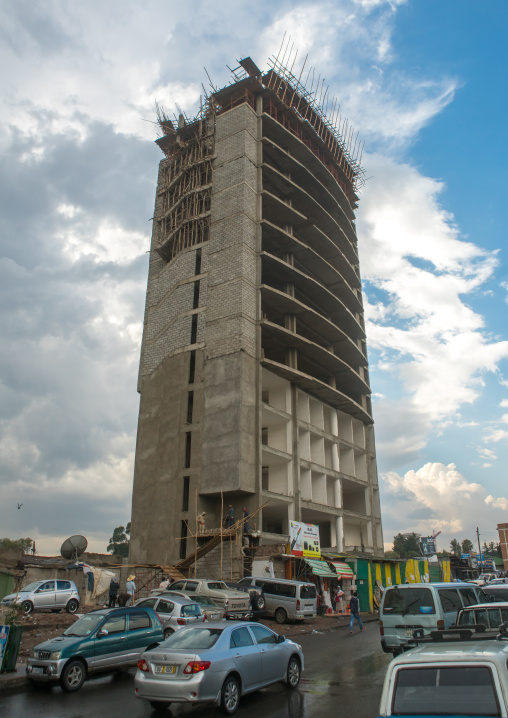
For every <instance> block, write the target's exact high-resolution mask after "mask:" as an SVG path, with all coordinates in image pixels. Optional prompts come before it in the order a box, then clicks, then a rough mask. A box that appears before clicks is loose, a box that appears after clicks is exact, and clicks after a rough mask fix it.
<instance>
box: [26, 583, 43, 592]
mask: <svg viewBox="0 0 508 718" xmlns="http://www.w3.org/2000/svg"><path fill="white" fill-rule="evenodd" d="M42 583H44V582H43V581H42V582H41V581H34V582H33V583H29V584H28V586H25V587H24V588H22V589H21V591H20V593H24V592H25V591H26V592H28V593H30V592H31V591H35V589H36V588H39V586H41V585H42Z"/></svg>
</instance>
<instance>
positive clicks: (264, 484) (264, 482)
mask: <svg viewBox="0 0 508 718" xmlns="http://www.w3.org/2000/svg"><path fill="white" fill-rule="evenodd" d="M268 478H269V469H268V466H263V467H262V469H261V488H262V489H263V491H268Z"/></svg>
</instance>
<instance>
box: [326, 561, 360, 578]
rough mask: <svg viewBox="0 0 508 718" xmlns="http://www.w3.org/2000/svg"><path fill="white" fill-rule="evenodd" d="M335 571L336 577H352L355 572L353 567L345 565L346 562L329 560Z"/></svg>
mask: <svg viewBox="0 0 508 718" xmlns="http://www.w3.org/2000/svg"><path fill="white" fill-rule="evenodd" d="M330 563H331V564H332V565H333V567H334V569H335V571H336V572H337V578H354V577H355V574H354V571H353V569H352V568H351V567H350V566H348V565H347V563H343V562H342V561H331V562H330Z"/></svg>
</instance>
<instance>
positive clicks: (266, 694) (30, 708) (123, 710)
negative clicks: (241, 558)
mask: <svg viewBox="0 0 508 718" xmlns="http://www.w3.org/2000/svg"><path fill="white" fill-rule="evenodd" d="M357 630H358V629H355V633H354V634H353V635H352V636H351V635H350V634H349V631H348V630H347V629H345V628H343V629H339V630H335V631H330V632H327V633H313V634H310V635H304V636H301V637H300V638H299V642H300V643H301V644H302V646H303V649H304V653H305V662H306V668H305V672H304V674H303V676H302V681H301V683H300V686H299V688H298V690H296V691H291V690H289V689H288V688H287V687H286V686H283V685H276V686H272V687H270V688H267V689H265V690H264V691H258V692H257V693H254V694H252V695H250V696H245V698H242V701H241V704H240V708H239V710H238V713H237V715H238V718H260V716H262V718H330V716H331V715H336V713H337V711H340V713H341V714H342V715H346V716H348V715H349V716H354V717H355V718H372V717H373V716H376V715H377V710H378V705H379V697H380V694H381V688H382V685H383V678H384V674H385V670H386V666H387V665H388V662H389V657H388V656H386V655H385V654H384V653H382V651H381V647H380V642H379V631H378V629H377V625H376V624H375V623H371V624H368V626H367V630H366V631H364V632H363V633H357ZM289 633H290V631H288V634H289ZM0 715H1V716H2V718H20V716H23V718H35V717H36V716H37V718H39V717H40V716H44V718H90V716H93V717H94V718H102V717H103V716H104V717H105V718H149V717H150V716H153V717H154V718H155V717H156V716H157V718H159V717H160V716H164V715H165V716H167V718H171V716H174V718H177V717H179V718H187V717H188V718H216V717H217V718H218V717H219V716H220V715H221V713H220V712H219V710H218V709H215V708H211V707H210V706H201V707H194V708H193V707H186V706H172V707H171V709H170V710H168V711H164V712H161V711H154V710H152V708H150V706H149V704H148V703H146V702H145V701H142V700H139V699H137V698H135V696H134V689H133V679H132V674H127V675H115V676H107V677H104V678H99V679H93V680H90V681H88V682H86V683H85V685H84V686H83V688H82V689H81V690H80V691H78V692H77V693H63V692H62V691H61V690H60V688H53V689H52V690H51V691H49V692H47V691H29V692H26V693H22V694H18V695H11V696H4V697H2V698H0Z"/></svg>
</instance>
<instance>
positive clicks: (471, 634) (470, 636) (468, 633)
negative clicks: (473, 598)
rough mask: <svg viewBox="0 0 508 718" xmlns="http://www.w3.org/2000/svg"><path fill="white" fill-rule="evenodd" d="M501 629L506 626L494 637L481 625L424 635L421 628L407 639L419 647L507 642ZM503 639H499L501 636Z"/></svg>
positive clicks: (506, 637)
mask: <svg viewBox="0 0 508 718" xmlns="http://www.w3.org/2000/svg"><path fill="white" fill-rule="evenodd" d="M502 628H505V629H506V628H507V625H506V624H504V623H503V624H502V626H500V627H499V629H500V633H499V634H497V635H496V636H494V635H493V634H492V633H487V632H486V629H485V626H484V625H483V623H474V624H470V625H469V626H468V627H467V628H465V627H464V628H462V627H458V626H456V627H454V628H447V629H445V630H442V631H431V632H430V633H428V634H427V635H425V633H424V630H423V628H416V629H415V630H414V631H413V638H411V639H409V641H408V643H409V644H414V645H421V644H425V643H427V644H428V643H455V642H459V643H460V642H461V641H486V640H488V641H492V640H494V639H495V638H497V640H508V634H507V633H506V632H505V633H504V634H503V632H502V631H501V629H502ZM502 634H503V637H502V638H501V635H502Z"/></svg>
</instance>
